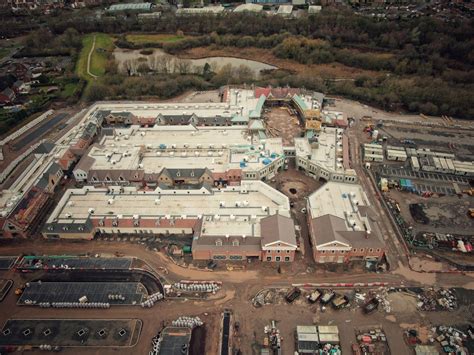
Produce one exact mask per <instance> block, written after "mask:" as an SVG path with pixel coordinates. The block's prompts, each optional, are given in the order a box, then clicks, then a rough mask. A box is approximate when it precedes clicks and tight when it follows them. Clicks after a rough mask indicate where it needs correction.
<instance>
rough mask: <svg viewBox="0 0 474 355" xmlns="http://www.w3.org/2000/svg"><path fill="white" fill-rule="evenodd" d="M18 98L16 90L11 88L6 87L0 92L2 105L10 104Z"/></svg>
mask: <svg viewBox="0 0 474 355" xmlns="http://www.w3.org/2000/svg"><path fill="white" fill-rule="evenodd" d="M15 99H16V95H15V92H14V91H13V90H12V89H10V88H6V89H4V90H3V91H1V92H0V105H9V104H12V103H13V102H14V101H15Z"/></svg>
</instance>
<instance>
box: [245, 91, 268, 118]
mask: <svg viewBox="0 0 474 355" xmlns="http://www.w3.org/2000/svg"><path fill="white" fill-rule="evenodd" d="M266 99H267V97H266V96H265V95H261V96H260V97H259V98H258V101H257V105H256V106H255V109H254V110H252V111H250V115H249V116H250V118H260V116H261V115H262V109H263V105H264V104H265V101H266Z"/></svg>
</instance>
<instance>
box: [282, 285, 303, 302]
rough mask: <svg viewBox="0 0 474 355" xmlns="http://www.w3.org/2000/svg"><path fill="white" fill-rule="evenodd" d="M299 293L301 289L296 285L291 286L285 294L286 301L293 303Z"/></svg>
mask: <svg viewBox="0 0 474 355" xmlns="http://www.w3.org/2000/svg"><path fill="white" fill-rule="evenodd" d="M300 295H301V290H300V289H299V288H298V287H294V288H292V289H291V290H290V291H289V292H288V293H287V294H286V296H285V299H286V302H288V303H293V301H294V300H296V299H297V298H298V297H300Z"/></svg>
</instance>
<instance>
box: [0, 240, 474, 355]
mask: <svg viewBox="0 0 474 355" xmlns="http://www.w3.org/2000/svg"><path fill="white" fill-rule="evenodd" d="M33 252H34V253H36V254H80V253H81V254H82V253H84V252H89V253H91V254H96V253H99V254H102V255H103V256H105V255H110V256H112V255H113V254H114V253H115V252H121V253H124V254H125V256H133V257H137V258H139V259H141V260H143V261H145V263H146V264H147V265H148V266H147V267H148V268H149V269H150V270H153V271H154V272H155V273H157V274H162V275H164V276H165V277H166V279H167V280H168V281H169V282H175V281H179V280H184V279H189V280H216V281H222V282H223V288H222V290H221V291H219V292H218V293H217V294H216V295H215V296H212V297H210V298H209V299H207V300H202V301H191V300H184V299H183V300H181V301H179V300H168V301H166V302H165V303H158V304H157V305H156V306H155V307H153V308H150V309H148V308H141V307H136V306H130V307H112V308H111V309H108V310H97V309H88V310H83V309H43V308H40V307H28V306H17V305H16V301H17V296H16V295H15V294H14V292H13V291H10V293H9V294H8V295H7V297H6V298H5V300H4V301H3V302H2V303H0V312H1V314H2V319H9V318H17V319H18V318H19V319H21V318H28V319H32V318H33V319H34V318H53V319H57V318H59V319H61V318H67V319H75V318H89V319H103V318H107V319H126V318H139V319H141V320H142V321H143V329H142V333H141V338H140V341H139V342H138V344H137V346H135V347H134V348H133V352H134V353H137V354H145V353H148V350H149V348H150V340H151V338H152V337H153V336H155V335H156V334H157V332H158V330H159V329H160V328H161V326H162V322H170V321H171V320H173V319H176V318H177V317H179V316H181V315H199V316H200V317H201V319H203V321H204V322H205V323H206V325H207V326H206V331H207V334H206V339H208V340H207V341H208V343H207V346H206V354H218V349H217V347H218V342H217V341H214V340H215V339H219V332H220V326H221V323H220V319H221V316H220V315H221V313H222V311H223V310H224V309H231V310H232V311H233V312H234V314H235V319H236V320H237V321H239V322H240V324H241V333H240V336H239V339H238V341H239V344H240V345H239V346H240V347H241V348H242V351H243V353H244V354H252V353H253V350H252V349H254V346H255V345H254V344H256V343H261V339H262V337H263V326H264V325H266V324H268V323H269V321H270V320H271V319H275V320H276V321H277V322H278V326H279V328H280V329H281V332H282V335H283V336H284V337H285V338H286V339H289V340H288V341H287V342H286V343H284V344H283V350H284V353H292V351H293V343H292V341H291V338H292V336H293V332H294V327H295V325H296V324H312V322H314V321H315V319H317V322H318V323H320V324H328V323H329V324H331V323H332V324H337V325H338V326H339V327H340V331H341V335H342V336H341V340H342V341H341V342H342V348H343V351H346V353H349V351H350V344H351V341H353V338H354V331H353V327H354V326H356V325H358V326H360V325H373V324H378V323H382V322H383V323H384V329H385V331H386V332H387V334H388V335H389V342H390V346H391V347H392V350H393V351H395V353H397V354H404V353H407V347H406V345H405V343H404V342H403V341H401V339H402V336H403V335H402V328H401V325H399V324H397V323H395V322H388V321H387V320H386V319H385V314H384V313H383V312H377V313H376V314H375V315H372V316H371V317H370V318H367V317H366V316H363V315H362V313H361V312H360V310H359V311H358V312H357V311H356V310H354V311H342V312H340V311H337V312H335V311H331V310H328V311H326V312H325V313H319V312H318V313H316V311H315V310H311V309H310V308H309V307H308V306H307V305H306V303H305V302H302V301H301V302H299V303H298V304H294V305H291V306H289V305H287V304H285V302H278V303H276V304H274V305H272V306H265V307H263V308H259V309H256V308H254V307H253V306H252V305H251V302H250V300H251V298H252V297H253V296H254V295H255V294H256V293H257V292H258V291H259V290H261V289H263V288H275V287H277V288H280V287H281V288H287V287H289V286H290V285H291V284H294V283H314V282H337V283H340V282H388V283H390V285H393V286H401V285H405V286H410V285H411V286H423V285H425V286H427V285H428V286H432V285H438V286H441V285H442V286H447V287H451V286H466V287H470V288H474V282H472V281H471V282H470V283H469V282H468V281H470V280H473V278H472V275H469V276H464V275H435V274H428V275H425V274H418V275H416V277H414V276H413V275H411V274H410V270H408V271H404V270H402V272H399V273H394V272H392V273H383V274H376V273H365V272H356V273H339V272H338V273H335V272H325V271H321V270H319V271H316V272H311V273H307V272H303V273H302V272H300V271H295V270H294V269H293V268H292V265H288V266H284V267H282V273H281V274H280V273H278V272H277V270H276V267H272V266H271V265H266V264H262V263H254V264H250V265H248V266H247V267H246V270H243V271H241V270H237V271H231V272H229V271H226V270H225V269H224V270H220V269H219V268H218V269H217V271H212V272H211V271H205V270H201V269H196V268H191V267H189V268H185V267H181V266H178V265H176V264H174V263H173V262H171V261H170V260H169V259H168V257H167V256H166V255H164V254H162V253H160V252H155V251H153V250H149V249H146V248H145V246H143V245H140V244H131V243H126V242H105V241H85V242H67V241H43V240H36V241H19V242H14V243H5V244H4V245H1V247H0V254H2V255H20V254H21V253H33ZM147 267H146V268H147ZM35 277H38V276H35V274H19V273H16V272H14V271H13V270H10V271H0V278H4V279H12V280H14V282H15V285H14V286H13V288H12V289H13V290H14V289H15V288H16V287H18V286H19V284H22V283H25V282H27V281H28V280H31V279H32V278H35ZM417 278H419V279H417ZM289 307H290V308H289ZM395 316H396V317H397V318H396V319H397V321H398V322H403V323H414V322H422V323H424V324H426V322H427V321H431V322H438V323H439V322H444V324H456V322H458V321H459V320H460V319H461V320H465V319H467V318H466V315H465V314H464V310H463V309H459V310H457V311H456V312H450V313H449V317H448V314H447V312H444V313H443V312H440V313H436V312H435V313H432V314H426V315H420V314H419V313H418V312H414V313H413V312H411V311H407V312H404V311H402V312H401V313H400V312H397V313H393V315H392V316H391V317H392V318H390V319H394V318H395ZM467 317H468V316H467ZM333 322H334V323H333ZM374 322H375V323H374ZM236 341H237V340H236ZM130 350H131V349H128V348H91V349H86V348H81V353H84V354H100V355H108V354H117V353H118V354H129V353H130ZM77 351H78V350H77V348H71V349H64V350H63V352H64V353H66V354H68V353H70V354H73V353H77Z"/></svg>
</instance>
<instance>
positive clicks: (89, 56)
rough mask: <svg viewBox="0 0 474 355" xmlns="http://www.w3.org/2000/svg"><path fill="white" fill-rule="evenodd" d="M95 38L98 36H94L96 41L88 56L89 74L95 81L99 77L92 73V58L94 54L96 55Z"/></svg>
mask: <svg viewBox="0 0 474 355" xmlns="http://www.w3.org/2000/svg"><path fill="white" fill-rule="evenodd" d="M95 37H96V36H95V35H94V41H93V42H92V47H91V50H90V52H89V54H88V55H87V74H89V75H90V76H92V77H93V78H94V79H96V78H97V77H98V76H97V75H95V74H92V73H91V58H92V53H94V49H95Z"/></svg>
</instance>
